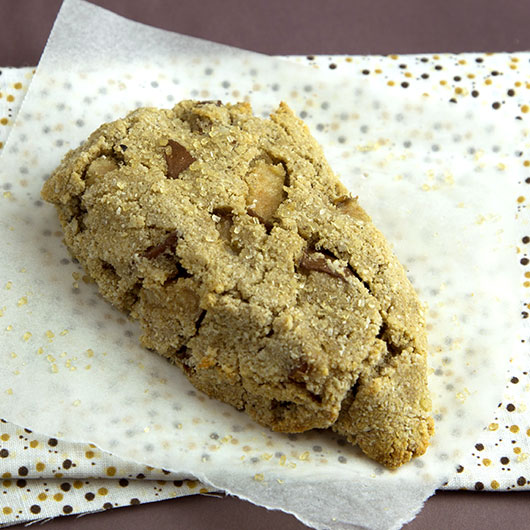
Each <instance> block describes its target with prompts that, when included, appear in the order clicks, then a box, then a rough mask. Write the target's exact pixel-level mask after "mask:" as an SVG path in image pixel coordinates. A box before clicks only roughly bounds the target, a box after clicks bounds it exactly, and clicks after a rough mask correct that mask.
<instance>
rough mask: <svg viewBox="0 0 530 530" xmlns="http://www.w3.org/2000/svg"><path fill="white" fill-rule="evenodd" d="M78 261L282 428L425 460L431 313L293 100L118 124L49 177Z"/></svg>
mask: <svg viewBox="0 0 530 530" xmlns="http://www.w3.org/2000/svg"><path fill="white" fill-rule="evenodd" d="M42 196H43V198H44V199H46V200H47V201H50V202H52V203H54V204H56V206H57V210H58V213H59V218H60V221H61V223H62V225H63V228H64V234H65V241H66V244H67V246H68V248H69V249H70V251H71V253H72V254H73V255H74V256H75V257H76V258H77V259H78V260H79V261H80V263H81V264H82V265H83V267H84V268H85V269H86V271H87V272H88V274H89V275H90V276H91V277H92V278H93V279H94V280H95V281H96V283H97V284H98V286H99V289H100V292H101V294H102V295H103V296H104V297H105V298H107V299H108V300H109V301H110V302H111V303H113V304H114V305H115V306H117V307H118V308H120V309H122V310H123V311H126V312H128V313H130V315H131V316H132V317H133V318H135V319H137V320H138V321H139V322H140V324H141V326H142V329H143V336H142V343H143V344H144V346H146V347H147V348H149V349H152V350H155V351H157V352H158V353H160V354H162V355H164V356H166V357H168V358H169V359H171V360H172V361H173V362H174V363H175V364H177V365H178V366H180V367H181V369H182V370H183V371H184V373H185V374H186V376H187V377H188V378H189V380H190V381H191V382H192V383H193V384H194V385H195V386H196V387H197V388H199V389H200V390H202V391H204V392H205V393H207V394H208V395H210V396H212V397H214V398H218V399H220V400H222V401H224V402H226V403H230V404H231V405H233V406H234V407H236V408H238V409H241V410H245V411H246V412H247V413H248V414H249V415H250V416H251V417H252V418H254V419H255V420H256V421H258V422H259V423H261V424H263V425H266V426H268V427H270V428H271V429H273V430H275V431H282V432H302V431H306V430H308V429H313V428H321V429H322V428H328V427H331V428H333V429H334V430H335V431H337V432H338V433H340V434H342V435H345V436H346V437H347V438H348V439H349V440H350V441H351V442H352V443H354V444H358V445H359V446H360V448H361V449H362V450H363V451H364V452H365V453H366V454H367V455H368V456H370V457H371V458H373V459H375V460H377V461H378V462H381V463H383V464H384V465H386V466H388V467H390V468H395V467H397V466H399V465H401V464H403V463H404V462H407V461H408V460H410V458H411V457H413V456H415V455H421V454H423V453H424V452H425V450H426V447H427V445H428V441H429V437H430V436H431V435H432V432H433V423H432V419H431V418H430V417H429V410H430V407H431V405H430V398H429V393H428V389H427V378H426V374H427V369H426V350H427V342H426V336H425V328H424V320H423V317H422V308H421V305H420V303H419V301H418V298H417V296H416V293H415V292H414V289H413V287H412V286H411V284H410V282H409V281H408V280H407V278H406V276H405V272H404V270H403V267H402V266H401V265H400V264H399V263H398V261H397V259H396V257H395V256H394V255H393V254H392V252H391V251H390V249H389V246H388V244H387V242H386V241H385V239H384V238H383V236H382V235H381V233H380V232H379V231H378V230H377V229H376V228H375V227H374V225H373V224H372V222H371V220H370V218H369V217H368V215H367V214H366V213H365V212H364V210H363V209H362V208H361V207H360V206H359V204H358V203H357V198H354V197H351V196H350V195H349V194H348V192H347V190H346V189H345V187H344V186H343V185H342V184H341V183H340V182H339V180H338V179H337V178H336V177H335V175H334V174H333V172H332V171H331V169H330V167H329V165H328V163H327V162H326V160H325V158H324V155H323V153H322V150H321V148H320V146H319V145H318V144H317V142H316V141H315V140H314V139H313V137H312V136H311V134H310V132H309V130H308V128H307V126H306V125H305V124H304V123H303V122H302V121H301V120H299V119H298V118H296V117H295V115H294V114H293V112H292V111H291V110H290V109H289V108H288V106H287V105H285V104H283V103H282V104H281V105H280V106H279V108H278V109H277V110H276V111H275V112H274V113H273V114H272V115H271V116H270V119H263V118H258V117H254V116H253V115H252V110H251V107H250V105H248V104H246V103H240V104H236V105H223V104H221V102H218V101H217V102H216V101H183V102H181V103H179V104H178V105H176V106H175V107H174V108H173V109H166V110H159V109H154V108H142V109H138V110H136V111H134V112H132V113H130V114H129V115H128V116H126V117H125V118H124V119H120V120H117V121H115V122H112V123H108V124H105V125H102V126H101V127H100V128H99V129H98V130H97V131H95V132H94V133H93V134H92V135H91V136H90V137H89V138H88V140H87V141H86V142H85V143H84V144H83V145H81V146H80V147H78V148H77V149H75V150H73V151H70V152H69V153H68V154H67V155H66V156H65V158H64V160H63V161H62V163H61V165H60V166H59V167H58V168H57V170H56V171H55V172H54V173H53V175H52V176H51V177H50V178H49V180H48V181H47V182H46V183H45V185H44V188H43V191H42Z"/></svg>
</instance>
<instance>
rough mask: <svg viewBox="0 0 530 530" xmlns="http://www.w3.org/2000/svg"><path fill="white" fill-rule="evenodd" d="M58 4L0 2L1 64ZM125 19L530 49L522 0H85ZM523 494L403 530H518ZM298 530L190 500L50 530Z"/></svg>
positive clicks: (464, 498)
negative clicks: (73, 527) (277, 529)
mask: <svg viewBox="0 0 530 530" xmlns="http://www.w3.org/2000/svg"><path fill="white" fill-rule="evenodd" d="M60 3H61V2H60V0H46V1H44V0H17V1H15V0H0V65H1V66H27V65H35V64H37V62H38V60H39V57H40V54H41V52H42V49H43V47H44V45H45V43H46V39H47V36H48V34H49V32H50V29H51V27H52V24H53V21H54V19H55V16H56V14H57V11H58V9H59V6H60ZM93 3H95V4H98V5H100V6H103V7H106V8H108V9H111V10H113V11H115V12H116V13H119V14H121V15H124V16H127V17H129V18H132V19H134V20H137V21H140V22H143V23H146V24H151V25H154V26H158V27H160V28H164V29H168V30H173V31H177V32H180V33H186V34H188V35H193V36H196V37H202V38H206V39H209V40H213V41H216V42H222V43H225V44H231V45H233V46H238V47H241V48H246V49H249V50H253V51H258V52H262V53H269V54H278V55H281V54H285V55H287V54H299V55H307V54H326V55H329V54H390V53H397V54H403V53H428V52H466V51H492V52H493V51H520V50H530V2H529V1H528V0H503V1H499V0H493V1H492V0H401V1H400V0H320V1H317V0H268V1H251V0H178V1H171V0H151V1H149V2H147V1H145V0H94V2H93ZM529 521H530V492H528V493H523V492H510V493H484V492H482V493H474V492H442V493H438V494H437V495H436V496H434V497H433V498H431V499H430V500H429V501H428V502H427V503H426V505H425V508H424V509H423V511H422V512H421V514H420V515H419V516H418V517H417V518H416V519H415V520H414V521H413V522H412V523H411V524H409V525H407V527H406V528H407V530H420V529H429V530H442V529H444V530H445V529H461V528H466V529H476V528H477V529H478V528H480V529H485V530H493V529H495V530H497V529H499V528H507V529H510V530H523V529H525V530H526V529H527V528H529V527H530V523H529ZM74 524H75V528H76V529H80V530H84V529H86V530H89V529H90V530H94V529H102V530H104V529H112V530H122V529H124V530H125V529H127V530H128V529H132V528H146V529H149V528H157V529H159V530H166V529H168V530H169V529H180V528H182V529H184V528H186V529H193V530H210V529H211V530H224V529H226V530H228V529H233V528H237V529H241V530H245V529H247V528H252V529H253V530H266V529H269V528H281V529H282V530H298V529H303V528H306V527H305V526H304V525H302V524H301V523H299V522H298V521H297V520H296V519H294V518H293V517H291V516H288V515H285V514H283V513H280V512H269V511H267V510H265V509H263V508H258V507H256V506H253V505H251V504H249V503H246V502H242V501H239V500H237V499H232V498H226V499H218V498H207V497H199V496H193V497H188V498H182V499H175V500H172V501H164V502H158V503H153V504H149V505H141V506H134V507H131V508H127V509H116V510H112V511H110V512H103V513H99V514H95V515H90V516H88V517H83V518H81V519H74V518H73V517H64V518H61V519H59V520H55V521H53V522H51V523H48V524H47V525H46V529H48V530H52V529H54V528H57V529H66V528H70V527H71V526H73V525H74Z"/></svg>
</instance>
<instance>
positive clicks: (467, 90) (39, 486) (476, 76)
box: [0, 53, 530, 525]
mask: <svg viewBox="0 0 530 530" xmlns="http://www.w3.org/2000/svg"><path fill="white" fill-rule="evenodd" d="M289 59H290V60H293V61H296V62H299V63H304V64H309V65H312V66H314V67H315V68H319V69H321V70H325V71H326V72H328V73H329V76H333V75H335V72H342V73H348V75H352V76H361V77H366V78H370V79H371V81H372V82H373V83H378V84H384V85H386V86H387V87H389V89H391V90H395V91H403V90H405V91H411V90H419V91H421V93H422V94H423V97H425V98H431V99H432V100H435V101H436V100H440V101H446V102H450V103H451V104H454V105H458V103H459V102H460V101H462V100H463V99H466V100H471V101H473V104H474V105H475V106H476V108H477V109H481V108H486V107H488V108H491V109H494V110H495V111H496V112H499V113H503V114H504V115H507V116H509V117H510V118H511V119H513V120H514V127H518V128H519V129H521V130H523V131H528V121H529V120H530V107H529V104H528V101H529V100H530V98H529V96H530V75H529V74H530V65H529V62H530V53H517V54H501V53H499V54H464V55H421V56H396V55H392V56H388V57H345V56H334V57H324V56H308V57H292V58H289ZM32 72H33V70H32V69H31V68H21V69H13V68H3V69H2V68H0V152H1V149H3V148H4V146H5V143H6V139H7V136H8V133H9V131H10V128H11V125H12V124H13V121H14V119H15V117H16V115H17V112H18V110H19V108H20V106H21V104H22V101H23V98H24V94H25V92H26V90H27V88H28V86H29V83H30V82H31V77H32ZM302 118H303V116H302ZM362 132H363V131H362V126H361V130H360V133H361V134H362ZM458 135H459V133H458V131H454V137H453V141H455V142H457V141H459V139H458ZM526 137H527V138H528V137H529V135H528V132H527V133H526ZM338 141H339V142H340V141H341V140H340V138H339V139H338ZM404 147H406V146H404ZM434 148H435V146H433V149H434ZM492 149H493V151H494V150H495V146H493V148H492ZM476 155H477V156H480V152H479V150H477V153H476ZM513 157H514V159H515V160H516V163H517V164H521V165H522V166H523V167H524V168H527V169H526V174H527V176H526V178H525V179H524V180H521V181H518V182H517V184H518V188H517V189H518V192H517V195H516V196H514V198H513V204H514V220H515V222H516V224H517V227H518V235H519V240H518V241H517V242H516V244H517V254H514V260H516V261H517V262H518V264H519V265H520V285H521V297H520V300H521V306H520V309H521V313H520V315H519V316H520V318H521V319H522V325H523V334H522V336H521V341H522V345H523V348H522V349H521V350H520V351H518V352H512V351H505V352H499V355H506V356H508V357H509V358H510V369H509V371H508V372H507V374H506V378H505V382H506V383H505V388H504V393H503V399H502V401H501V402H500V403H499V404H498V408H497V411H496V413H495V415H494V416H493V417H492V418H491V422H490V423H489V424H488V425H485V426H484V430H483V431H482V432H480V433H477V440H476V443H475V444H474V446H472V447H469V448H462V458H461V462H460V465H459V467H458V468H457V470H456V473H455V475H454V477H453V478H452V479H451V480H450V481H449V483H448V484H447V485H446V486H445V487H446V488H447V489H474V490H477V491H480V490H497V491H509V490H513V489H530V459H528V455H529V454H530V414H529V412H528V409H527V407H528V406H529V405H530V375H529V366H530V363H529V360H530V351H529V347H528V336H529V330H530V325H529V323H530V320H529V318H528V315H529V312H530V296H529V293H530V227H529V220H528V217H529V216H528V212H527V210H526V208H527V202H528V200H529V199H530V141H528V142H527V144H526V145H525V149H524V150H523V151H514V152H513ZM0 187H2V183H1V182H0ZM1 192H2V193H4V194H5V193H9V189H5V188H3V189H2V190H1ZM0 306H1V304H0ZM1 311H2V310H1V307H0V317H1V316H2V315H1ZM0 417H1V410H0ZM0 474H1V480H2V484H1V486H0V490H1V493H2V497H1V500H0V524H1V525H9V524H14V523H17V522H23V521H31V520H34V519H45V518H50V517H56V516H59V515H65V514H66V515H68V514H78V513H85V512H90V511H96V510H105V509H111V508H115V507H119V506H127V505H130V504H138V503H143V502H153V501H156V500H163V499H168V498H172V497H177V496H182V495H189V494H195V493H215V491H214V490H210V489H209V488H206V487H204V486H203V485H201V484H200V483H199V482H197V481H195V480H193V477H181V476H177V475H175V474H173V473H170V472H168V471H165V470H157V469H153V468H150V467H145V466H141V465H138V464H135V463H130V462H125V461H123V460H120V459H118V458H116V457H114V456H113V455H111V454H108V453H105V452H102V451H100V450H98V449H97V448H96V447H94V446H91V445H84V444H73V443H68V442H64V441H62V440H57V439H55V438H47V437H43V436H40V435H38V434H36V433H33V432H31V431H29V430H27V429H24V428H23V427H19V426H16V425H14V424H10V423H6V422H1V423H0Z"/></svg>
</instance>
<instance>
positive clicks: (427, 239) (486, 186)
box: [0, 0, 521, 529]
mask: <svg viewBox="0 0 530 530" xmlns="http://www.w3.org/2000/svg"><path fill="white" fill-rule="evenodd" d="M185 98H199V99H222V100H223V101H237V100H241V99H248V100H250V101H251V103H252V105H253V108H254V110H255V112H256V113H257V114H262V115H267V114H268V113H269V112H270V111H271V110H273V109H274V108H275V106H276V105H277V104H278V103H279V102H280V101H281V100H284V101H286V102H287V103H288V104H289V105H290V106H291V107H292V108H293V109H294V110H295V111H296V112H297V113H298V114H299V115H300V116H302V117H304V119H305V120H306V122H307V123H308V125H309V126H310V128H311V130H312V131H313V132H314V134H315V136H316V137H317V139H318V140H319V141H320V142H321V143H322V145H323V147H324V150H325V152H326V154H327V157H328V159H329V161H330V163H331V165H332V167H333V168H334V169H335V171H336V172H337V173H338V174H339V176H340V177H341V178H342V180H343V182H344V183H345V184H346V185H347V186H348V188H349V189H350V190H351V192H352V193H353V194H355V195H359V197H360V202H361V204H362V205H363V206H364V207H365V208H366V209H367V211H368V212H369V213H370V215H371V216H372V218H373V220H374V222H375V223H376V225H377V226H378V227H379V228H380V229H381V230H382V231H383V233H384V234H385V235H386V237H387V238H388V239H389V241H391V242H392V243H393V244H394V247H395V251H396V253H397V255H398V257H399V258H400V259H401V261H402V262H403V263H404V264H405V265H406V267H407V269H408V271H409V273H410V277H411V279H412V281H413V283H414V285H415V286H416V288H417V290H418V292H419V294H420V297H422V299H423V300H425V301H426V302H427V304H428V306H429V308H430V311H429V319H430V323H429V334H430V343H431V353H432V355H431V358H430V364H431V366H432V368H433V375H432V377H431V379H430V385H431V389H432V392H433V398H434V411H433V412H434V417H435V420H436V429H437V434H436V436H435V438H434V439H433V443H432V446H431V448H430V449H429V451H428V452H427V454H426V455H425V456H424V457H422V458H421V459H417V460H415V461H414V462H413V463H411V464H408V465H406V466H404V467H403V468H401V469H400V470H398V471H396V472H389V471H387V470H385V469H383V468H382V467H381V466H379V465H378V464H375V463H373V462H371V461H368V460H367V459H366V458H364V457H363V456H362V455H361V454H360V452H359V451H358V450H357V449H356V448H352V447H350V446H348V445H345V444H343V443H342V440H339V439H338V438H337V437H336V436H335V435H332V434H330V433H323V432H309V433H305V434H302V435H289V436H288V435H282V434H278V433H272V432H270V431H268V430H267V429H265V428H262V427H260V426H258V425H256V424H255V423H253V422H252V421H251V420H250V419H248V418H247V417H246V416H245V415H243V414H241V413H239V412H237V411H235V410H234V409H232V408H231V407H229V406H227V405H224V404H221V403H218V402H215V401H213V400H210V399H208V398H206V397H205V396H203V395H201V394H200V393H199V392H197V391H195V390H194V389H193V388H192V387H191V386H190V384H189V383H188V382H187V380H186V379H185V377H184V376H183V375H182V374H181V373H180V372H179V371H178V369H176V368H174V367H171V366H170V365H168V364H167V362H166V361H165V360H164V359H162V358H160V357H158V356H157V355H155V354H153V353H150V352H147V351H146V350H144V349H142V348H141V347H140V346H139V344H138V336H139V332H138V327H137V326H136V325H135V324H134V323H131V322H128V321H126V319H125V318H124V316H123V315H121V314H120V313H118V312H117V311H114V310H113V309H112V308H111V307H110V306H109V305H108V304H107V303H106V302H105V301H103V300H102V299H101V298H100V297H99V295H98V294H97V291H96V289H95V288H94V286H93V285H91V284H86V283H84V282H83V281H82V276H83V272H82V271H81V270H80V269H79V268H78V266H77V265H76V264H75V263H73V262H72V260H71V258H70V256H69V255H68V253H67V251H66V249H65V247H64V246H63V245H62V242H61V233H60V227H59V224H58V221H57V219H56V214H55V212H54V210H53V208H51V207H50V206H48V205H44V204H42V202H41V201H40V200H39V191H40V188H41V186H42V182H43V180H44V179H46V178H47V177H48V176H49V174H50V173H51V171H53V169H54V167H55V166H56V165H57V164H58V162H59V161H60V159H61V156H62V155H63V154H64V153H65V151H66V150H67V149H68V148H73V147H76V146H77V145H78V144H79V143H80V142H81V141H82V140H83V139H84V138H85V137H86V136H87V135H88V134H89V133H90V132H91V131H92V130H93V129H95V128H96V127H97V126H98V125H100V124H101V123H102V122H104V121H109V120H111V119H115V118H117V117H120V116H123V115H125V114H126V113H127V112H128V111H129V110H131V109H133V108H135V107H138V106H144V105H153V106H158V107H164V106H171V105H172V104H174V103H175V102H177V101H179V100H181V99H185ZM510 127H511V123H510V122H508V121H505V120H503V119H500V118H499V117H498V116H493V114H492V111H490V110H489V109H484V112H477V111H476V110H474V109H472V108H470V107H469V108H468V107H466V105H465V104H459V105H452V104H450V103H449V102H448V103H446V104H443V103H439V102H437V103H436V104H433V103H432V102H430V101H429V99H428V98H426V97H424V98H418V97H417V95H414V94H407V93H406V92H403V93H400V94H399V95H396V93H395V92H394V93H392V94H390V93H389V92H388V91H387V90H386V89H384V88H381V87H379V88H374V87H373V86H371V85H370V84H369V82H367V81H365V80H362V79H350V78H341V77H337V78H335V79H333V80H329V79H328V78H327V77H325V76H323V75H322V74H321V73H319V72H318V71H316V70H314V69H312V68H307V67H303V66H297V65H293V64H290V63H287V62H285V61H283V60H280V59H272V58H268V57H265V56H261V55H257V54H254V53H250V52H244V51H241V50H236V49H233V48H228V47H224V46H220V45H215V44H212V43H208V42H205V41H200V40H197V39H192V38H189V37H184V36H181V35H175V34H171V33H168V32H164V31H161V30H156V29H153V28H149V27H147V26H143V25H141V24H138V23H134V22H131V21H128V20H125V19H123V18H120V17H118V16H116V15H114V14H111V13H109V12H107V11H104V10H102V9H100V8H96V7H94V6H92V5H90V4H86V3H84V2H81V1H79V0H67V1H66V2H65V3H64V5H63V8H62V10H61V12H60V15H59V17H58V20H57V22H56V25H55V27H54V30H53V32H52V35H51V37H50V41H49V43H48V46H47V48H46V51H45V54H44V56H43V58H42V60H41V63H40V65H39V68H38V71H37V74H36V76H35V78H34V80H33V82H32V84H31V87H30V90H29V92H28V94H27V97H26V100H25V101H24V104H23V107H22V109H21V112H20V113H19V116H18V118H17V121H16V123H15V127H14V130H13V132H12V134H11V136H10V138H9V141H8V143H7V145H6V147H5V149H4V153H3V155H2V159H1V166H0V179H1V181H2V183H4V189H6V190H7V191H5V192H4V194H3V196H2V198H1V209H0V229H1V230H2V234H4V241H3V242H4V245H3V253H2V255H1V256H0V278H1V279H2V282H3V285H2V286H1V289H2V291H1V293H2V295H1V298H0V310H1V311H2V314H3V317H2V319H1V328H0V337H1V339H0V340H1V344H2V354H3V359H4V361H3V363H1V365H0V381H1V383H0V392H1V393H2V396H4V399H3V403H4V407H3V408H4V411H5V412H3V413H2V414H3V415H4V416H5V417H6V419H8V420H10V421H12V422H14V423H18V424H19V425H24V426H26V427H29V428H32V429H34V430H36V431H40V432H43V433H47V434H49V435H51V436H56V437H60V438H63V439H66V440H72V441H83V442H93V443H94V444H96V445H98V446H99V447H100V448H102V449H104V450H106V451H110V452H112V453H114V454H115V455H117V456H120V457H122V458H125V459H132V460H135V461H138V462H142V463H145V464H149V465H152V466H156V467H161V468H165V469H170V470H173V471H175V472H178V473H182V474H186V475H191V476H195V477H197V478H199V479H200V480H202V481H204V482H205V483H206V484H211V485H213V486H215V487H217V488H220V489H223V490H225V491H228V492H230V493H232V494H235V495H238V496H240V497H242V498H246V499H249V500H251V501H252V502H254V503H257V504H261V505H264V506H268V507H271V508H279V509H282V510H284V511H287V512H291V513H294V514H295V515H296V516H297V517H298V518H299V519H300V520H302V521H304V522H305V523H306V524H309V525H312V526H315V527H317V528H324V527H327V528H336V529H340V528H355V527H363V528H373V529H383V528H385V529H386V528H398V527H399V526H400V525H401V524H402V523H403V522H406V521H407V520H409V519H411V518H412V517H413V516H414V514H415V513H416V512H417V511H418V510H419V509H420V508H421V505H422V503H423V501H424V500H425V499H426V498H427V497H428V496H429V495H431V494H432V493H433V492H434V490H435V488H436V487H437V486H440V485H441V484H442V483H443V482H444V481H446V480H448V479H449V477H450V476H451V475H452V474H453V473H454V467H455V465H456V463H457V461H458V458H459V457H460V456H461V454H462V451H465V450H466V449H467V448H468V446H469V443H470V442H472V441H474V438H475V437H476V433H477V432H478V431H480V429H482V427H483V425H484V424H486V423H487V421H488V418H489V415H490V414H491V411H492V410H494V408H495V406H496V404H497V402H498V400H499V396H500V394H501V392H502V381H503V378H504V373H505V371H506V367H507V362H508V359H507V356H504V355H503V354H502V353H503V352H509V351H511V350H512V349H513V348H515V345H516V341H517V324H516V323H517V319H516V318H514V316H515V315H517V313H518V298H517V284H518V282H517V270H516V268H515V265H514V260H513V258H512V255H511V252H512V251H513V244H514V241H515V232H514V227H513V204H512V198H513V186H512V183H513V174H514V173H516V172H518V171H521V170H520V167H519V165H516V164H515V163H514V161H513V151H514V149H517V145H515V144H516V143H517V141H518V139H517V138H515V139H514V137H513V134H510V133H511V128H510ZM455 137H458V140H455ZM514 142H515V143H514ZM499 183H502V185H499ZM5 184H9V186H7V188H6V186H5Z"/></svg>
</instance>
